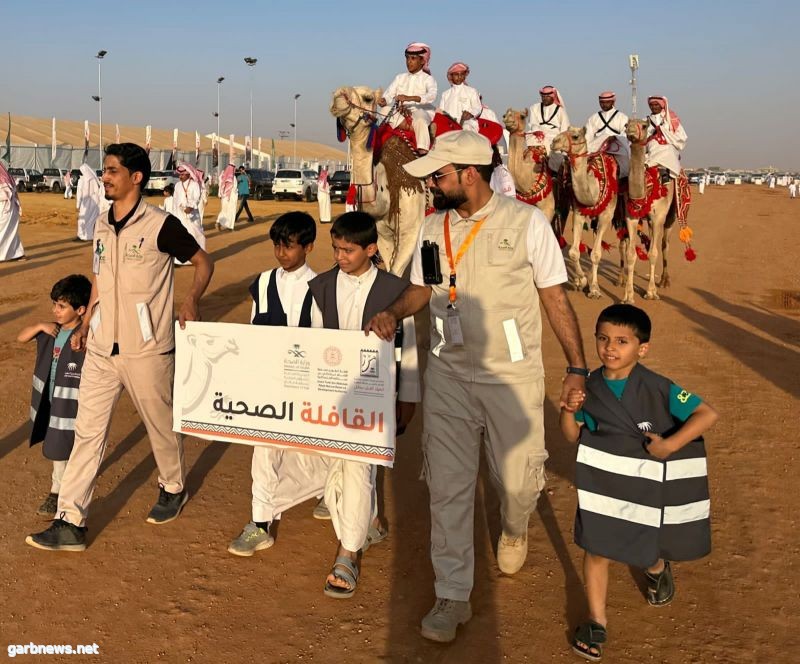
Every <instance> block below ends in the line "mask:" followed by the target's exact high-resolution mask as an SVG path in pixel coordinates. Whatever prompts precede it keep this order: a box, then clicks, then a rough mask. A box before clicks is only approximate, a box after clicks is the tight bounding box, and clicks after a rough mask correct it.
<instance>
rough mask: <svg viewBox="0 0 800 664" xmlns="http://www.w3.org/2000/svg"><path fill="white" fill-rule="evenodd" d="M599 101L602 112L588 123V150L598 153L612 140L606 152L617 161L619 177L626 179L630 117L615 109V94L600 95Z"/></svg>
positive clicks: (591, 117)
mask: <svg viewBox="0 0 800 664" xmlns="http://www.w3.org/2000/svg"><path fill="white" fill-rule="evenodd" d="M598 100H599V102H600V110H599V111H598V112H597V113H595V114H594V115H592V116H590V117H589V119H588V120H587V121H586V143H587V145H586V149H587V150H589V152H597V151H598V150H600V148H601V147H602V146H603V144H604V143H605V142H606V141H608V140H609V139H612V140H610V141H609V142H608V143H607V144H606V152H607V153H608V154H610V155H612V156H613V157H614V159H616V160H617V166H618V167H619V177H620V178H626V177H628V170H629V166H630V160H631V157H630V148H629V147H628V140H627V138H626V137H625V125H626V124H628V116H627V115H625V114H624V113H623V112H622V111H620V110H618V109H617V108H615V107H614V102H616V100H617V96H616V95H615V94H614V93H613V92H610V91H607V92H602V93H600V96H599V97H598Z"/></svg>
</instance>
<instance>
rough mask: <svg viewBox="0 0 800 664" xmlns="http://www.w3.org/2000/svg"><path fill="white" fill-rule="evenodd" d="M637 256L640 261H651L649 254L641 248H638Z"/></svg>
mask: <svg viewBox="0 0 800 664" xmlns="http://www.w3.org/2000/svg"><path fill="white" fill-rule="evenodd" d="M636 255H637V256H638V257H639V260H640V261H646V260H649V259H648V257H647V252H646V251H645V250H644V249H642V248H641V247H639V246H637V247H636Z"/></svg>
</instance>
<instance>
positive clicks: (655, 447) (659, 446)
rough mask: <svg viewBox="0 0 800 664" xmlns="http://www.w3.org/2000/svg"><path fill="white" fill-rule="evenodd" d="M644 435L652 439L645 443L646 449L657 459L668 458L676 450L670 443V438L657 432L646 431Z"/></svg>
mask: <svg viewBox="0 0 800 664" xmlns="http://www.w3.org/2000/svg"><path fill="white" fill-rule="evenodd" d="M644 435H645V436H647V437H648V438H649V439H650V442H649V443H647V444H646V445H645V449H646V450H647V453H648V454H649V455H651V456H654V457H655V458H656V459H666V458H667V457H668V456H670V455H671V454H672V453H673V452H674V451H675V450H673V449H672V445H670V444H669V442H668V439H666V438H662V437H661V436H659V435H658V434H657V433H651V432H649V431H645V433H644Z"/></svg>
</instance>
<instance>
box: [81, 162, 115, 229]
mask: <svg viewBox="0 0 800 664" xmlns="http://www.w3.org/2000/svg"><path fill="white" fill-rule="evenodd" d="M82 170H83V172H82V173H81V177H80V178H79V179H78V187H77V191H76V192H75V207H76V208H78V237H79V238H80V239H81V240H91V239H92V238H93V237H94V226H95V224H96V223H97V218H98V217H99V216H100V215H101V214H105V213H106V212H108V208H109V207H110V206H111V203H109V201H108V200H107V199H106V196H105V191H104V189H103V184H102V182H100V178H98V177H97V176H96V175H95V174H94V172H92V173H91V174H89V173H87V172H86V169H82Z"/></svg>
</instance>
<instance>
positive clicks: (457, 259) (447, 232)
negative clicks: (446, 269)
mask: <svg viewBox="0 0 800 664" xmlns="http://www.w3.org/2000/svg"><path fill="white" fill-rule="evenodd" d="M484 221H486V217H484V218H483V219H479V220H478V221H476V222H475V223H474V225H473V226H472V230H470V232H469V235H467V237H466V238H464V241H463V242H462V243H461V246H460V247H459V248H458V253H457V254H456V257H455V259H453V247H452V246H451V244H450V212H448V213H447V214H445V216H444V248H445V250H446V251H447V262H448V264H449V265H450V289H449V290H450V292H449V295H448V300H449V302H450V304H448V305H447V306H448V308H450V309H453V308H455V303H456V267H457V266H458V264H459V263H460V262H461V259H462V258H463V257H464V254H466V253H467V249H469V247H470V245H471V244H472V242H473V240H474V239H475V236H476V235H477V234H478V231H479V230H480V229H481V226H483V222H484Z"/></svg>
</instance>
